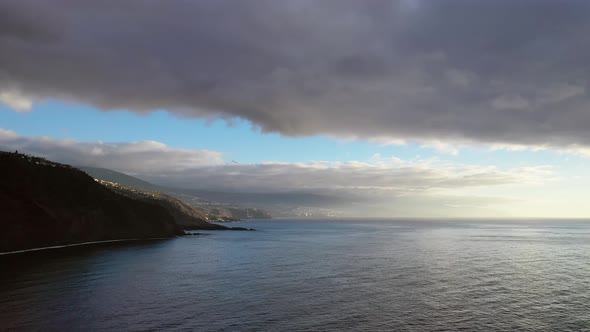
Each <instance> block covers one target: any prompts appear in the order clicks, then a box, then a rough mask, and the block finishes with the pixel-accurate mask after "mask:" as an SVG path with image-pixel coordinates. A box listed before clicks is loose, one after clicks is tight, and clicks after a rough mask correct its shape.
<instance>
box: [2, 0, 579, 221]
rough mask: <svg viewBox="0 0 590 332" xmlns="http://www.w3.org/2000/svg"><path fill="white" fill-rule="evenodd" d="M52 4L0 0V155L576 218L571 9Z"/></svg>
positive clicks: (396, 210)
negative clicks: (29, 155)
mask: <svg viewBox="0 0 590 332" xmlns="http://www.w3.org/2000/svg"><path fill="white" fill-rule="evenodd" d="M58 7H59V6H53V7H52V6H49V5H47V4H46V3H44V2H42V1H39V0H24V1H16V0H14V1H13V0H9V1H6V2H5V3H2V4H0V49H2V50H3V52H2V53H3V54H2V55H0V148H3V149H12V150H14V149H18V150H19V151H23V152H29V153H33V154H38V155H42V156H45V157H47V158H50V159H54V160H56V161H61V162H66V163H71V164H74V165H86V166H97V167H105V168H112V169H115V170H118V171H122V172H125V173H128V174H131V175H135V176H138V177H141V178H143V179H146V180H149V181H153V182H156V183H160V184H167V185H174V186H181V187H190V188H201V189H208V190H223V191H229V192H234V191H238V192H257V193H260V192H270V193H274V192H276V193H279V192H281V193H285V192H290V193H298V194H306V195H319V196H321V197H323V198H325V201H326V203H325V206H326V208H330V209H335V210H338V211H342V213H343V214H346V215H357V216H358V215H372V216H383V217H387V216H412V217H474V216H477V217H509V216H517V217H552V218H554V217H590V206H588V205H587V204H585V197H587V196H588V195H589V194H590V189H589V188H590V175H588V172H587V171H586V168H587V165H588V161H589V160H588V158H590V135H589V134H588V133H589V132H590V108H589V106H590V96H588V94H587V85H588V84H589V83H588V79H587V77H588V76H587V75H586V74H588V73H590V62H588V60H587V59H589V58H590V44H588V43H587V42H585V37H584V36H585V34H584V33H582V32H589V33H590V25H589V24H588V23H587V22H589V21H590V20H588V19H589V18H590V4H589V3H586V2H580V1H573V0H571V1H569V0H567V1H562V2H555V1H538V2H535V3H534V4H533V2H531V1H526V0H523V1H521V2H518V3H515V2H513V1H507V0H506V1H505V0H499V1H495V2H493V3H492V2H485V3H484V2H470V1H450V0H441V1H437V2H431V1H420V0H416V1H398V2H384V1H366V2H359V1H347V0H343V1H329V0H328V1H325V2H322V5H321V6H320V5H318V3H317V2H314V1H304V0H302V1H298V2H289V3H287V2H273V1H270V2H269V1H265V0H252V1H231V0H227V1H219V0H218V1H207V0H205V1H200V2H195V3H187V2H180V1H178V2H177V1H170V2H167V3H166V4H161V3H158V2H149V3H145V2H142V1H129V2H128V3H127V4H126V5H121V4H119V5H117V4H116V3H102V4H96V3H93V2H90V1H80V2H77V3H76V4H72V3H69V4H68V5H64V6H63V7H59V8H62V9H61V10H57V9H56V8H58ZM335 17H337V18H338V19H335ZM542 21H551V22H553V23H552V24H551V27H548V26H546V25H543V24H540V23H539V22H542ZM2 22H3V23H2ZM138 26H141V27H142V29H136V27H138ZM221 27H223V28H221ZM171 36H174V38H172V37H171ZM556 45H557V46H556Z"/></svg>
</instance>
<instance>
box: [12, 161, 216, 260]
mask: <svg viewBox="0 0 590 332" xmlns="http://www.w3.org/2000/svg"><path fill="white" fill-rule="evenodd" d="M179 216H180V217H179ZM192 217H194V216H192ZM190 218H191V216H190V215H189V214H187V213H185V212H183V210H182V208H178V206H177V202H174V201H170V202H161V201H160V202H156V201H155V200H153V201H150V200H148V199H136V198H132V197H130V196H126V195H122V194H120V193H117V192H115V191H113V190H111V189H109V188H107V187H105V186H103V185H101V184H100V183H98V182H96V181H95V180H94V179H93V178H92V177H90V176H88V175H87V174H86V173H84V172H82V171H80V170H78V169H75V168H73V167H71V166H68V165H63V164H58V163H54V162H51V161H47V160H45V159H42V158H36V157H31V156H26V155H22V154H18V153H7V152H0V227H1V229H2V231H1V232H0V252H4V251H12V250H21V249H28V248H34V247H43V246H53V245H63V244H72V243H80V242H88V241H101V240H113V239H127V238H154V237H170V236H174V235H175V234H177V233H178V232H179V231H180V230H181V229H182V228H185V227H184V226H183V225H182V223H184V222H188V220H190ZM196 219H197V218H193V221H195V222H194V223H193V224H192V225H193V226H194V227H188V228H193V229H220V228H224V227H223V226H220V225H212V224H209V223H206V224H200V223H199V222H197V221H196ZM179 220H182V222H178V221H179Z"/></svg>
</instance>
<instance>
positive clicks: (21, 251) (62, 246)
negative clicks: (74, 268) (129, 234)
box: [0, 237, 174, 256]
mask: <svg viewBox="0 0 590 332" xmlns="http://www.w3.org/2000/svg"><path fill="white" fill-rule="evenodd" d="M172 238H174V237H151V238H144V239H142V238H137V239H118V240H103V241H91V242H81V243H72V244H63V245H58V246H49V247H39V248H31V249H22V250H14V251H5V252H0V256H4V255H14V254H22V253H27V252H33V251H41V250H52V249H62V248H68V247H77V246H87V245H92V244H101V243H113V242H130V241H146V240H166V239H172Z"/></svg>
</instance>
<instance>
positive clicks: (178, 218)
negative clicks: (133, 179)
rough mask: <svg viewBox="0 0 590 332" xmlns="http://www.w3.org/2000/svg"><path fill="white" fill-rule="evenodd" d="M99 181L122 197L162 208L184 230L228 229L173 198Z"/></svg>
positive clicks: (201, 212)
mask: <svg viewBox="0 0 590 332" xmlns="http://www.w3.org/2000/svg"><path fill="white" fill-rule="evenodd" d="M97 181H98V182H99V183H100V184H102V185H104V186H106V187H108V188H110V189H111V190H113V191H115V192H117V193H119V194H121V195H124V196H127V197H130V198H133V199H136V200H140V201H144V202H148V203H151V204H156V205H159V206H162V207H163V208H164V209H166V211H168V213H169V214H170V215H171V216H172V217H173V218H174V222H175V223H176V224H177V225H179V226H181V227H182V228H183V229H227V228H226V227H224V226H221V225H217V224H212V223H210V222H208V221H207V219H208V218H207V215H206V214H205V213H204V212H203V211H201V210H199V209H196V208H194V207H192V206H189V205H188V204H186V203H184V202H183V201H181V200H179V199H177V198H174V197H172V196H169V195H166V194H163V193H160V192H150V191H145V190H139V189H136V188H130V187H127V186H122V185H120V184H118V183H114V182H110V181H104V180H97Z"/></svg>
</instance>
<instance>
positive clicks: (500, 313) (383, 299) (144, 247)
mask: <svg viewBox="0 0 590 332" xmlns="http://www.w3.org/2000/svg"><path fill="white" fill-rule="evenodd" d="M242 225H244V226H248V227H255V228H257V229H258V231H257V232H209V233H210V234H211V235H209V236H193V237H184V238H178V239H173V240H164V241H153V242H143V243H137V242H136V243H130V244H124V245H122V244H117V245H107V246H91V247H78V248H71V249H62V250H52V251H46V252H38V253H34V254H21V255H12V256H9V257H6V256H5V257H0V330H15V331H27V330H39V331H63V330H72V331H76V330H77V331H109V330H132V331H157V330H173V331H260V330H269V331H299V330H300V331H340V330H364V331H378V330H398V331H435V330H436V331H442V330H460V329H463V330H470V331H471V330H497V331H513V330H523V331H524V330H526V331H580V330H590V266H589V264H590V222H587V223H585V222H570V221H568V222H551V221H520V222H489V221H488V222H485V221H479V222H468V221H454V222H451V221H437V222H427V221H375V220H373V221H366V222H361V221H360V220H357V221H351V220H348V221H293V220H281V221H279V220H276V221H253V222H247V223H241V224H240V226H242Z"/></svg>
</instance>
